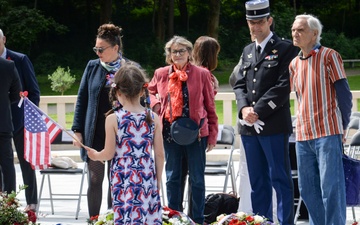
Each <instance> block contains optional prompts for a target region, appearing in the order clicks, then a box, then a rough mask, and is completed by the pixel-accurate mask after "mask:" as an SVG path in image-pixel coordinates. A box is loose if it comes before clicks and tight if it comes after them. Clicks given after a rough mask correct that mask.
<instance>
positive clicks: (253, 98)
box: [234, 0, 298, 225]
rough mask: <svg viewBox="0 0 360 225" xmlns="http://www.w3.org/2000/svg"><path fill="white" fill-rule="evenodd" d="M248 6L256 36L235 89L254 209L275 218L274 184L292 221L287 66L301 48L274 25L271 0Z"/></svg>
mask: <svg viewBox="0 0 360 225" xmlns="http://www.w3.org/2000/svg"><path fill="white" fill-rule="evenodd" d="M245 8H246V20H247V24H248V27H249V29H250V33H251V34H252V35H253V37H254V39H255V41H254V42H252V43H251V44H249V45H247V46H246V47H245V48H244V49H243V52H242V56H241V58H240V61H241V64H240V65H239V67H240V69H239V74H237V81H236V83H235V85H234V92H235V95H236V100H237V106H238V109H239V114H238V116H239V119H240V121H241V124H242V126H241V128H240V135H241V140H242V143H243V145H244V149H245V155H246V161H247V166H248V172H249V178H250V184H251V202H252V209H253V212H254V213H255V214H259V215H263V216H265V217H267V218H269V219H270V220H272V219H273V215H272V187H273V188H274V189H275V191H276V198H277V218H278V220H279V223H280V224H282V225H290V224H291V225H293V224H294V212H293V208H294V207H293V181H292V178H291V168H290V158H289V135H290V134H291V133H292V123H291V113H290V103H289V93H290V86H289V70H288V66H289V63H290V61H291V60H292V59H293V58H294V57H295V56H296V55H297V53H298V49H297V48H296V47H294V46H293V44H292V43H291V41H288V40H284V39H281V38H279V37H278V36H277V35H276V34H275V33H273V32H272V31H271V29H270V26H271V25H272V23H273V18H272V17H271V16H270V7H269V1H268V0H252V1H247V2H246V3H245Z"/></svg>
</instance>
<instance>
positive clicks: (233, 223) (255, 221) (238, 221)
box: [212, 212, 274, 225]
mask: <svg viewBox="0 0 360 225" xmlns="http://www.w3.org/2000/svg"><path fill="white" fill-rule="evenodd" d="M212 224H213V225H221V224H223V225H274V223H272V222H270V221H268V220H267V219H266V218H265V217H263V216H259V215H252V214H246V213H244V212H238V213H233V214H230V215H225V214H222V215H220V216H218V217H217V218H216V222H214V223H212Z"/></svg>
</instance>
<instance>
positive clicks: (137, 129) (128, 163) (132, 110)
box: [86, 65, 164, 224]
mask: <svg viewBox="0 0 360 225" xmlns="http://www.w3.org/2000/svg"><path fill="white" fill-rule="evenodd" d="M144 93H145V96H146V103H145V105H146V108H144V107H143V106H141V104H140V97H141V96H143V95H144ZM109 95H110V101H111V102H114V101H118V103H120V104H118V105H121V107H118V108H114V109H113V110H111V111H110V112H108V113H107V117H106V122H105V131H106V139H105V148H104V149H103V150H102V151H100V152H98V151H96V150H95V149H92V148H90V147H86V150H87V151H88V156H89V157H90V159H92V160H99V161H106V160H110V159H112V161H111V166H110V172H111V193H112V204H113V210H114V222H115V224H162V210H161V203H160V195H159V189H160V182H161V174H162V171H163V165H164V147H163V139H162V134H161V129H162V127H161V123H160V120H159V117H158V116H157V115H156V114H155V113H153V112H152V111H151V110H150V108H149V104H150V103H149V100H148V99H149V94H148V90H147V82H146V78H145V73H144V72H143V71H142V70H141V69H139V68H138V67H136V66H134V65H123V66H121V68H120V69H119V70H118V72H116V74H115V77H114V83H112V84H111V91H110V94H109ZM113 112H114V113H113ZM152 148H153V149H154V156H155V163H154V160H153V158H152V153H151V150H152Z"/></svg>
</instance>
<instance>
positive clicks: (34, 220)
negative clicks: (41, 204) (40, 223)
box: [27, 210, 36, 223]
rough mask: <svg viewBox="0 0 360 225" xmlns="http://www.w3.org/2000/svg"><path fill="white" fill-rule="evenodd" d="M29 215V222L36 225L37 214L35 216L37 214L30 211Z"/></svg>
mask: <svg viewBox="0 0 360 225" xmlns="http://www.w3.org/2000/svg"><path fill="white" fill-rule="evenodd" d="M27 214H28V219H29V221H30V222H33V223H35V222H36V214H35V212H34V211H32V210H29V211H27Z"/></svg>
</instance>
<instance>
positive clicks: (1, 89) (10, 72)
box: [0, 57, 21, 133]
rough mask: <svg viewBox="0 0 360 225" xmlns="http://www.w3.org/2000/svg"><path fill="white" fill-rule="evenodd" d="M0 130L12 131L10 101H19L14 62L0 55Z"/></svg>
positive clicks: (18, 81) (19, 85) (17, 76)
mask: <svg viewBox="0 0 360 225" xmlns="http://www.w3.org/2000/svg"><path fill="white" fill-rule="evenodd" d="M0 77H1V82H0V105H1V110H0V118H1V119H0V132H6V133H9V132H12V131H13V125H12V121H11V109H10V103H12V102H19V99H20V95H19V94H20V91H21V83H20V78H19V75H18V72H17V70H16V68H15V64H14V62H12V61H9V60H6V59H3V58H1V57H0Z"/></svg>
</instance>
